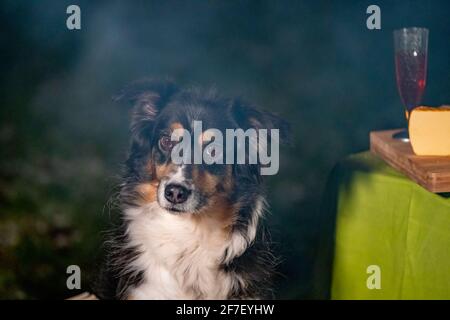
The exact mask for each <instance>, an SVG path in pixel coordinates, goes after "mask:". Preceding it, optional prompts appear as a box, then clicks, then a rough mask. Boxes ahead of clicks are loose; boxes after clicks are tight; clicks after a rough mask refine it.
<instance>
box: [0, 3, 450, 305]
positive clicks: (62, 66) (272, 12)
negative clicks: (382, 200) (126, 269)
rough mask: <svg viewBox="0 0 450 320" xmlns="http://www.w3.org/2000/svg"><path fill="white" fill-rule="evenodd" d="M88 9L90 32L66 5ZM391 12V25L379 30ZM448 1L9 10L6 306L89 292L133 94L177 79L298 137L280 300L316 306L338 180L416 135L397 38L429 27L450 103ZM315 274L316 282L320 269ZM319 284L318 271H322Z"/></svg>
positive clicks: (280, 237)
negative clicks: (378, 142) (393, 138)
mask: <svg viewBox="0 0 450 320" xmlns="http://www.w3.org/2000/svg"><path fill="white" fill-rule="evenodd" d="M70 4H78V5H80V7H81V16H82V18H81V20H82V21H81V23H82V29H81V30H80V31H69V30H68V29H67V28H66V18H67V14H66V7H67V6H68V5H70ZM370 4H377V5H379V6H380V7H381V17H382V18H381V19H382V30H375V31H371V30H368V29H367V28H366V19H367V17H368V15H367V14H366V8H367V7H368V6H369V5H370ZM449 13H450V2H449V1H423V0H422V1H351V2H350V1H300V0H299V1H282V0H279V1H274V0H272V1H259V0H258V1H257V0H249V1H237V0H236V1H225V0H214V1H212V0H210V1H208V0H202V1H201V0H198V1H162V0H161V1H148V2H141V1H96V2H95V4H94V2H93V1H90V2H88V1H45V0H42V1H14V0H11V1H5V0H3V1H2V2H1V4H0V23H1V25H0V26H1V27H0V35H1V38H0V39H1V44H0V46H1V47H0V54H1V59H0V61H1V65H0V66H1V69H0V84H1V85H0V88H1V91H0V92H1V95H0V97H1V100H0V101H1V104H0V145H1V148H0V298H19V299H23V298H66V297H68V296H71V295H73V294H74V292H70V291H69V290H67V288H66V285H65V281H66V267H67V266H68V265H70V264H76V265H79V266H80V267H81V270H82V274H83V282H82V288H83V289H88V282H87V279H88V277H89V275H90V274H91V272H92V270H93V268H94V267H95V265H94V261H95V260H94V258H95V257H96V256H97V254H98V252H99V249H98V248H99V245H100V242H101V237H102V233H101V231H102V230H104V229H105V228H106V226H107V224H106V223H107V221H108V219H109V210H108V206H107V205H106V204H107V201H108V198H109V197H110V196H111V194H113V193H114V186H115V185H117V183H118V181H119V180H118V176H119V173H120V169H121V163H122V161H123V160H124V158H125V155H126V148H127V140H128V113H129V110H127V109H126V108H123V107H120V106H118V105H115V104H113V103H112V102H111V96H112V95H114V93H116V92H117V91H118V90H119V89H120V88H121V87H122V86H123V85H124V84H126V83H128V82H130V81H132V80H135V79H138V78H141V77H144V76H153V77H159V76H170V77H172V78H174V79H175V80H177V81H178V82H179V83H180V84H190V83H197V84H200V85H204V86H211V85H214V86H216V87H217V88H218V89H219V91H221V92H223V93H224V94H226V95H233V96H236V95H237V96H243V97H245V98H247V99H248V100H250V101H252V102H254V103H256V104H258V105H260V106H261V107H262V108H264V109H267V110H271V111H275V112H278V113H279V114H280V115H282V116H283V117H285V118H286V119H288V120H289V121H290V122H291V124H292V127H293V141H294V144H293V146H292V147H290V148H287V149H284V150H283V153H282V155H281V165H282V167H281V170H280V172H279V174H278V175H277V176H274V177H271V178H269V179H268V183H269V190H270V193H269V195H270V204H271V207H272V210H271V211H272V214H271V215H270V216H269V218H268V221H269V223H270V225H271V229H272V236H273V238H274V240H275V241H276V244H277V248H278V249H277V250H278V252H279V253H280V254H281V255H282V256H283V263H282V265H281V266H280V272H281V273H282V274H283V275H284V276H282V277H279V278H278V280H277V297H278V298H315V297H318V295H317V292H315V291H314V290H313V281H312V279H313V262H314V259H315V257H316V256H317V254H318V252H317V239H318V236H319V232H318V230H320V228H319V227H320V226H319V219H318V217H319V213H320V210H319V208H320V205H321V197H322V194H323V191H324V186H325V183H326V178H327V175H328V173H329V171H330V170H331V168H332V167H333V165H334V164H335V163H336V162H337V161H338V160H339V159H341V158H343V157H345V156H346V155H348V154H351V153H355V152H359V151H363V150H366V149H368V134H369V131H371V130H375V129H387V128H396V127H401V126H405V120H404V113H403V110H402V106H401V104H400V100H399V97H398V94H397V91H396V85H395V77H394V65H393V60H394V57H393V44H392V42H393V41H392V31H393V29H395V28H399V27H404V26H423V27H427V28H429V29H430V40H429V43H430V44H429V69H428V84H427V88H426V94H425V98H424V104H427V105H440V104H443V103H449V102H450V43H449V41H450V23H449V20H448V19H449ZM316 276H317V275H316ZM319 276H320V274H319Z"/></svg>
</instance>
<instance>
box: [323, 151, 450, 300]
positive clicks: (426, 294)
mask: <svg viewBox="0 0 450 320" xmlns="http://www.w3.org/2000/svg"><path fill="white" fill-rule="evenodd" d="M326 193H327V198H326V200H325V201H331V203H328V204H327V206H326V210H332V211H335V212H334V213H332V214H333V215H334V216H335V224H334V227H335V233H334V235H335V236H334V239H335V243H334V253H333V254H332V256H333V257H334V259H333V263H332V270H331V298H332V299H450V233H449V231H450V197H449V195H448V194H441V195H437V194H433V193H431V192H428V191H426V190H425V189H423V188H422V187H420V186H419V185H417V184H415V183H414V182H412V181H411V180H409V179H408V178H407V177H405V176H403V175H402V174H401V173H399V172H397V171H396V170H394V169H392V168H390V167H389V166H388V165H386V164H385V163H384V162H383V161H382V160H380V159H379V158H377V157H376V156H374V155H372V154H370V153H369V152H365V153H360V154H357V155H353V156H350V157H349V158H347V159H346V160H345V161H343V162H342V163H340V164H339V165H337V166H336V168H335V170H334V171H333V173H332V175H331V177H330V181H329V184H328V190H327V192H326ZM370 265H376V266H379V268H380V280H381V282H380V284H381V289H368V287H367V279H368V277H370V276H371V274H369V273H367V268H368V266H370Z"/></svg>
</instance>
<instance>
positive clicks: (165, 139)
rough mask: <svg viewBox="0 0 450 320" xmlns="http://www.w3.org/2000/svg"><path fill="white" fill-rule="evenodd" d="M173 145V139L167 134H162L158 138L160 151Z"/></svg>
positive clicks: (169, 148)
mask: <svg viewBox="0 0 450 320" xmlns="http://www.w3.org/2000/svg"><path fill="white" fill-rule="evenodd" d="M174 145H175V141H172V140H171V139H170V137H169V136H166V135H164V136H162V137H161V138H159V148H160V149H161V151H164V152H167V151H170V150H171V149H172V148H173V146H174Z"/></svg>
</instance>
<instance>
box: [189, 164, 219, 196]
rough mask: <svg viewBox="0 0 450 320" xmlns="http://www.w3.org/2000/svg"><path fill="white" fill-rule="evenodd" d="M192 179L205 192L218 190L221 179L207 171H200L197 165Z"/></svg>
mask: <svg viewBox="0 0 450 320" xmlns="http://www.w3.org/2000/svg"><path fill="white" fill-rule="evenodd" d="M192 179H193V180H194V183H195V185H196V186H198V187H199V189H200V190H202V191H203V193H205V194H212V193H214V192H215V191H216V188H217V185H218V184H219V179H218V177H216V176H213V175H212V174H209V173H208V172H206V171H200V170H199V169H198V167H197V166H194V168H193V170H192Z"/></svg>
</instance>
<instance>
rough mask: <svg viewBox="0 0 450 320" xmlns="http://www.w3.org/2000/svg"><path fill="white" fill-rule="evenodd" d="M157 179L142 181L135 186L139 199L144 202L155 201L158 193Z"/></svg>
mask: <svg viewBox="0 0 450 320" xmlns="http://www.w3.org/2000/svg"><path fill="white" fill-rule="evenodd" d="M158 185H159V181H151V182H149V183H142V184H140V185H138V186H137V187H136V191H137V192H138V193H139V196H140V199H141V200H142V201H143V203H144V204H146V203H152V202H155V201H156V199H157V194H158Z"/></svg>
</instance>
